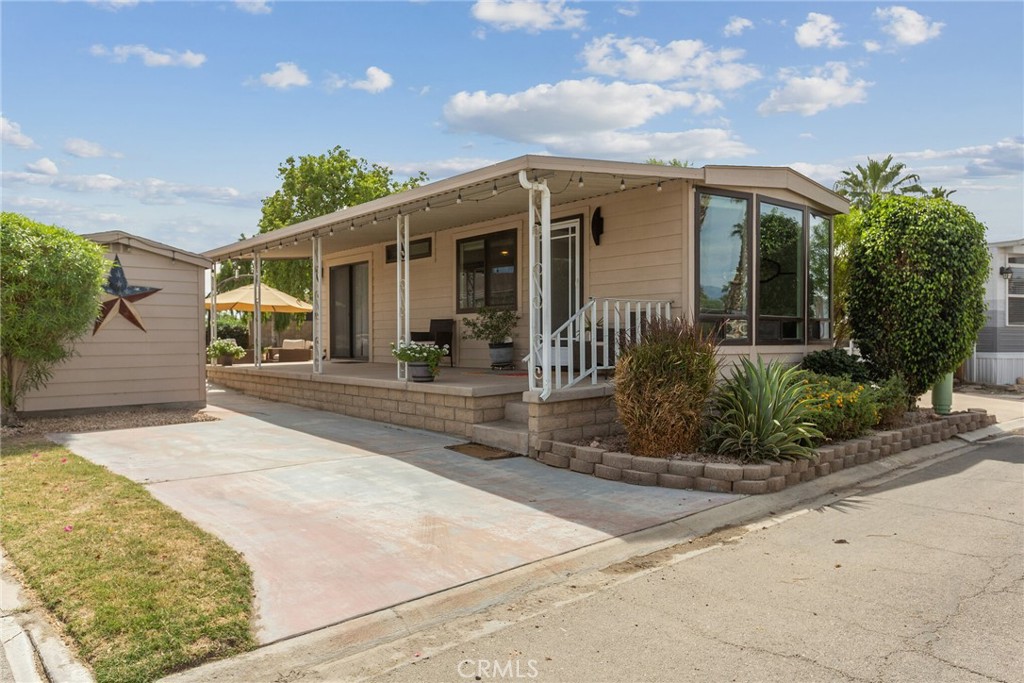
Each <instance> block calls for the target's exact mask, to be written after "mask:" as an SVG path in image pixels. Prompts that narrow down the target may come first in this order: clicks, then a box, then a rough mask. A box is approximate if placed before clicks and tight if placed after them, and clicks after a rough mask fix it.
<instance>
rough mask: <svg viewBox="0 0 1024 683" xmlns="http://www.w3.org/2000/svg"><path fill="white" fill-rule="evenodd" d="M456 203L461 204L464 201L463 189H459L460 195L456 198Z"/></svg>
mask: <svg viewBox="0 0 1024 683" xmlns="http://www.w3.org/2000/svg"><path fill="white" fill-rule="evenodd" d="M455 203H456V204H461V203H462V190H459V196H458V197H456V198H455Z"/></svg>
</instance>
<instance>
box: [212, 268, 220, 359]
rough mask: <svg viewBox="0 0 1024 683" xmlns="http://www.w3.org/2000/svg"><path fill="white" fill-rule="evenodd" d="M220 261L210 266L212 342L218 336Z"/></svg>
mask: <svg viewBox="0 0 1024 683" xmlns="http://www.w3.org/2000/svg"><path fill="white" fill-rule="evenodd" d="M218 265H220V264H219V263H218V262H214V264H213V265H212V266H211V267H210V343H211V344H212V343H213V341H214V340H215V339H216V338H217V266H218Z"/></svg>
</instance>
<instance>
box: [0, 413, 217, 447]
mask: <svg viewBox="0 0 1024 683" xmlns="http://www.w3.org/2000/svg"><path fill="white" fill-rule="evenodd" d="M216 420H217V418H216V417H213V416H212V415H208V414H206V413H205V412H203V411H202V410H188V409H185V410H163V409H159V408H129V409H125V410H106V411H103V412H99V413H87V414H81V415H68V416H65V417H27V418H23V419H22V422H23V424H22V425H21V426H20V427H3V428H0V438H3V440H5V441H6V440H7V439H16V438H18V437H25V436H31V437H38V436H42V435H44V434H47V433H57V432H96V431H105V430H110V429H128V428H131V427H156V426H159V425H173V424H181V423H184V422H213V421H216Z"/></svg>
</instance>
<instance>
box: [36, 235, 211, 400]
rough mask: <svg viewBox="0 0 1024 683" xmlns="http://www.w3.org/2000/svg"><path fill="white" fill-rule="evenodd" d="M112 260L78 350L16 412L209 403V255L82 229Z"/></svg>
mask: <svg viewBox="0 0 1024 683" xmlns="http://www.w3.org/2000/svg"><path fill="white" fill-rule="evenodd" d="M83 237H85V238H86V239H89V240H92V241H93V242H96V243H97V244H100V245H103V246H104V247H105V248H106V250H107V258H108V259H109V260H110V274H109V276H108V278H107V282H106V284H105V285H104V294H103V305H102V308H101V310H100V314H99V317H98V318H97V320H96V324H95V325H94V327H93V329H92V330H90V331H89V332H87V333H86V334H85V335H84V336H83V337H82V338H81V339H79V340H78V341H77V342H76V344H75V356H74V357H73V358H71V359H70V360H68V361H67V362H65V363H63V364H61V365H59V366H57V367H56V368H55V369H54V373H53V378H52V379H51V380H50V381H49V382H48V383H47V385H46V386H45V387H44V388H43V389H41V390H38V391H33V392H30V393H29V394H27V395H26V396H25V399H24V402H23V404H22V409H21V411H20V412H21V413H22V414H25V415H30V414H41V413H43V414H45V413H61V412H78V411H87V410H93V409H104V408H117V407H126V406H162V407H196V408H201V407H203V406H205V405H206V338H205V324H204V319H203V295H204V292H205V281H206V280H205V273H206V269H207V268H209V267H210V265H211V264H210V261H209V260H207V259H206V258H204V257H202V256H199V255H197V254H193V253H190V252H187V251H182V250H181V249H177V248H175V247H171V246H168V245H166V244H161V243H160V242H155V241H153V240H149V239H146V238H143V237H138V236H136V235H130V234H128V233H125V232H121V231H112V232H100V233H94V234H90V235H83Z"/></svg>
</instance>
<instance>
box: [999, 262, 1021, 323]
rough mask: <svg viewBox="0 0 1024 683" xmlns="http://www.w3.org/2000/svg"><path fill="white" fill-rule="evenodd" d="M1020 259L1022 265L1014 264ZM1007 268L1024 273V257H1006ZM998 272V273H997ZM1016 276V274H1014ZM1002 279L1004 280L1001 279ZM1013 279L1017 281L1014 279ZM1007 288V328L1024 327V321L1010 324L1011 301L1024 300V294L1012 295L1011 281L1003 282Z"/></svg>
mask: <svg viewBox="0 0 1024 683" xmlns="http://www.w3.org/2000/svg"><path fill="white" fill-rule="evenodd" d="M1015 258H1016V259H1020V263H1014V262H1013V259H1015ZM1006 267H1007V268H1011V269H1016V270H1020V271H1024V256H1013V255H1007V256H1006ZM997 272H998V271H997ZM1014 275H1016V273H1014ZM1000 279H1002V278H1000ZM1013 279H1017V278H1016V277H1014V278H1013ZM1003 282H1004V283H1005V285H1004V286H1005V287H1006V326H1007V327H1024V320H1022V321H1021V322H1019V323H1015V322H1010V299H1022V300H1024V294H1011V293H1010V280H1003Z"/></svg>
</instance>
